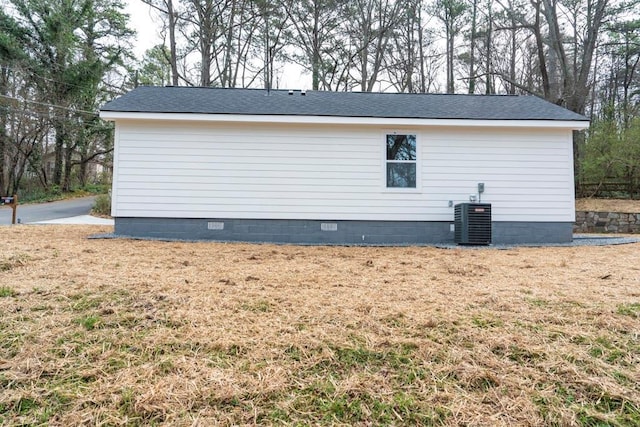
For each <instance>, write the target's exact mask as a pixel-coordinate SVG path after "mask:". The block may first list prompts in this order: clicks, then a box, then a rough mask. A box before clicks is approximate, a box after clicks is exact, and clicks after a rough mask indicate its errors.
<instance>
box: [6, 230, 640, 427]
mask: <svg viewBox="0 0 640 427" xmlns="http://www.w3.org/2000/svg"><path fill="white" fill-rule="evenodd" d="M0 229H1V230H2V235H3V240H4V243H3V244H2V246H1V247H0V271H2V273H1V276H0V277H1V281H0V424H2V425H25V424H47V425H79V424H83V425H84V424H91V425H140V424H166V425H203V426H208V425H487V426H488V425H491V426H495V425H504V426H507V425H509V426H511V425H540V426H542V425H591V426H592V425H620V426H622V425H638V424H640V385H639V384H640V371H639V370H638V366H640V365H639V364H640V244H629V245H621V246H601V247H563V248H515V249H509V250H497V249H491V248H482V249H436V248H418V247H395V248H379V247H323V246H318V247H302V246H277V245H252V244H223V243H184V242H151V241H134V240H89V239H87V236H89V235H92V234H96V233H101V232H108V231H111V230H110V229H109V228H104V227H96V226H12V227H2V228H0Z"/></svg>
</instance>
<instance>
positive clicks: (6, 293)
mask: <svg viewBox="0 0 640 427" xmlns="http://www.w3.org/2000/svg"><path fill="white" fill-rule="evenodd" d="M16 295H17V292H16V291H15V289H13V288H10V287H8V286H0V298H6V297H14V296H16Z"/></svg>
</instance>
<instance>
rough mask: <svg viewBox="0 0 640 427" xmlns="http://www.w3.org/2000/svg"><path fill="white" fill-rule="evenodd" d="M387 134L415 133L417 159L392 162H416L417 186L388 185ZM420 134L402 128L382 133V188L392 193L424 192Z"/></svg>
mask: <svg viewBox="0 0 640 427" xmlns="http://www.w3.org/2000/svg"><path fill="white" fill-rule="evenodd" d="M387 135H415V137H416V159H415V160H404V161H397V160H395V161H394V160H391V162H392V163H415V164H416V186H415V187H387V163H388V162H389V160H387ZM420 138H421V137H420V134H419V133H418V132H416V131H415V130H413V131H412V130H402V129H394V130H387V131H385V132H383V133H382V136H381V138H380V139H381V141H382V144H381V147H382V156H381V157H382V180H381V184H382V188H383V190H384V191H385V192H391V193H421V192H422V179H421V171H422V168H421V163H422V161H421V160H422V155H421V145H420Z"/></svg>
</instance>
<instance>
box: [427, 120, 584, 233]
mask: <svg viewBox="0 0 640 427" xmlns="http://www.w3.org/2000/svg"><path fill="white" fill-rule="evenodd" d="M428 135H429V137H428V143H427V144H426V145H425V146H424V151H423V155H424V158H425V162H424V163H423V176H422V178H423V180H424V187H423V191H424V192H425V193H426V194H429V199H430V200H432V201H433V203H434V204H435V205H437V206H441V205H443V204H444V203H447V200H453V201H454V202H455V203H459V202H466V201H469V196H470V195H474V194H476V191H477V184H478V183H479V182H483V183H484V184H485V193H484V194H483V195H482V202H486V203H491V204H492V217H493V220H494V221H527V222H528V221H533V222H545V221H551V222H571V221H573V218H574V192H573V166H572V165H573V163H572V161H573V155H572V139H571V138H572V134H571V131H569V130H538V129H503V130H497V129H493V130H491V129H458V130H456V131H454V132H451V131H450V130H448V129H443V128H438V129H437V130H432V131H431V132H429V133H428Z"/></svg>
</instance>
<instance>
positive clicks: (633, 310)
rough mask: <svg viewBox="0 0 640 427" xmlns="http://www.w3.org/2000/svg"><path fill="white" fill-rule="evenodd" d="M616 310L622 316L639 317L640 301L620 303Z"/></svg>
mask: <svg viewBox="0 0 640 427" xmlns="http://www.w3.org/2000/svg"><path fill="white" fill-rule="evenodd" d="M616 312H617V313H618V314H622V315H623V316H631V317H633V318H636V319H637V318H640V303H637V302H636V303H631V304H620V305H618V309H617V310H616Z"/></svg>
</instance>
